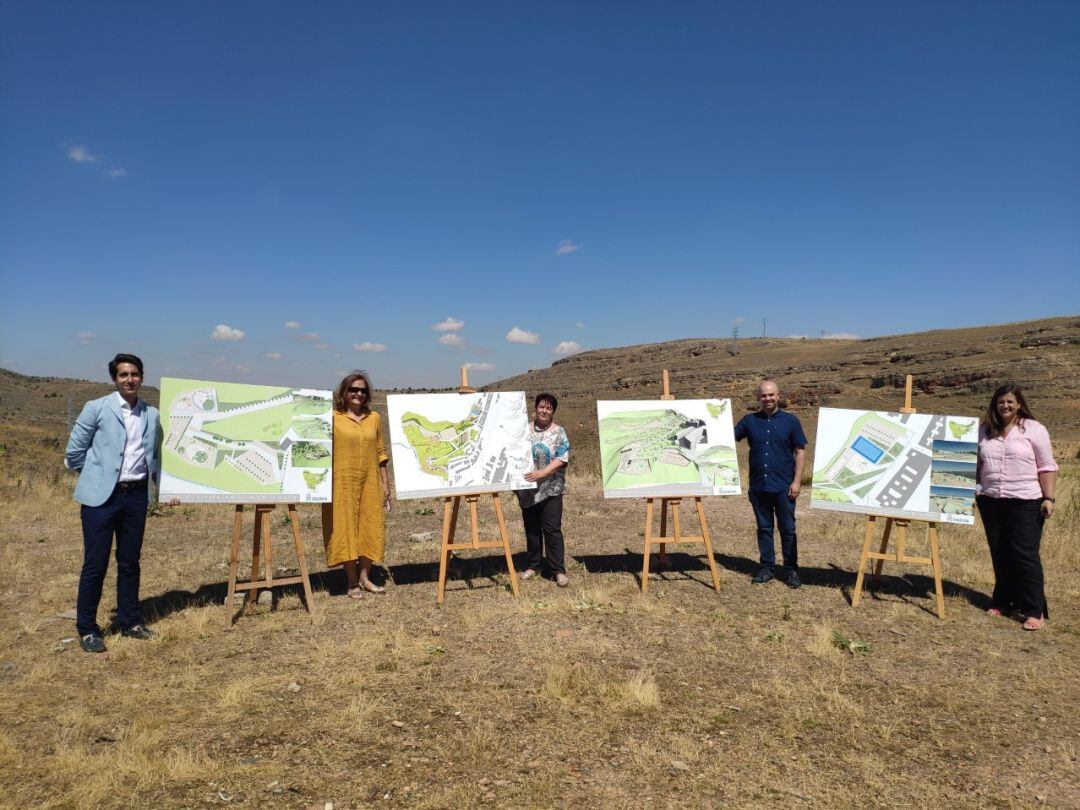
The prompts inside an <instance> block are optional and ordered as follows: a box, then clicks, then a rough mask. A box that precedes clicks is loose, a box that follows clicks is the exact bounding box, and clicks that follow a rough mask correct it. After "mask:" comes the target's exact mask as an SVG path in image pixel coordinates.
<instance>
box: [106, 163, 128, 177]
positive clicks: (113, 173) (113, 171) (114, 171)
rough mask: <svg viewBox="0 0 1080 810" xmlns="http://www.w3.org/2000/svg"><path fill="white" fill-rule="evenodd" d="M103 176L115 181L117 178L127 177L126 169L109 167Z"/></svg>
mask: <svg viewBox="0 0 1080 810" xmlns="http://www.w3.org/2000/svg"><path fill="white" fill-rule="evenodd" d="M105 174H107V175H109V177H111V178H113V179H114V180H115V179H116V178H117V177H127V169H125V168H124V167H123V166H111V167H110V168H109V169H108V170H107V171H106V172H105Z"/></svg>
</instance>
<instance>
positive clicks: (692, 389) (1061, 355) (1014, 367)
mask: <svg viewBox="0 0 1080 810" xmlns="http://www.w3.org/2000/svg"><path fill="white" fill-rule="evenodd" d="M731 350H732V341H731V339H730V338H688V339H685V340H676V341H671V342H667V343H649V344H642V345H639V346H626V347H623V348H618V349H598V350H595V351H588V352H583V353H581V354H578V355H574V356H572V357H568V358H566V359H565V360H559V361H557V362H555V363H553V364H552V365H551V367H550V368H546V369H538V370H534V371H529V372H528V373H526V374H519V375H517V376H515V377H510V378H508V379H505V380H500V381H499V382H497V383H494V384H492V385H490V386H487V388H488V389H491V390H516V389H522V388H524V389H525V390H526V391H527V392H528V393H529V394H530V395H532V394H536V393H538V392H540V391H551V392H552V393H554V394H555V395H556V396H558V397H559V398H560V413H559V416H560V417H561V419H560V421H561V422H562V423H563V424H564V425H566V426H567V427H568V428H570V429H571V434H572V435H571V439H572V440H573V438H575V436H576V437H577V438H578V441H579V444H580V441H581V439H583V438H585V439H587V440H588V441H593V442H594V441H595V439H594V438H593V437H595V433H596V426H595V421H596V419H595V407H594V406H593V405H592V402H593V401H594V400H597V399H651V398H654V397H657V396H658V395H659V394H660V393H661V391H660V378H661V372H662V370H663V369H665V368H666V369H668V370H669V372H670V378H671V389H672V393H674V394H675V395H676V396H677V397H679V398H682V399H691V398H695V397H707V396H709V397H711V396H720V397H731V398H732V399H733V400H734V404H735V413H736V414H738V413H740V412H741V411H742V410H743V409H747V410H749V409H752V408H753V407H754V406H755V399H754V388H755V386H756V385H757V383H758V381H759V380H761V379H762V378H763V377H773V378H775V379H776V380H777V381H778V383H779V385H780V388H781V391H782V393H783V394H784V396H785V397H786V398H787V400H788V402H789V407H790V408H791V410H792V411H793V412H794V413H796V414H797V415H798V416H799V417H800V418H801V419H802V420H803V422H804V424H805V425H806V426H807V428H808V433H809V432H810V429H812V428H813V427H814V426H815V423H816V412H817V409H818V407H821V406H825V405H827V406H831V407H841V408H843V407H849V408H876V409H894V408H896V407H899V406H900V405H902V404H903V386H904V376H905V375H906V374H911V375H913V377H914V386H915V397H914V405H915V407H916V408H918V409H919V410H922V411H931V412H938V413H941V412H948V413H956V414H973V415H974V414H981V413H982V412H983V411H984V410H985V408H986V405H987V402H988V399H989V396H990V394H991V393H992V392H993V390H994V388H996V387H997V385H999V384H1000V383H1002V382H1005V381H1015V382H1017V383H1019V384H1020V385H1022V386H1023V387H1024V388H1025V390H1026V391H1027V393H1028V400H1029V402H1030V404H1031V406H1032V408H1033V409H1034V410H1035V414H1036V416H1037V417H1038V418H1039V419H1040V420H1041V421H1043V422H1044V423H1045V424H1046V425H1047V426H1048V427H1049V429H1050V432H1051V436H1052V437H1053V439H1054V445H1055V449H1056V452H1058V453H1059V454H1062V455H1069V456H1071V455H1074V454H1075V452H1076V448H1077V444H1078V442H1080V316H1070V317H1062V318H1049V319H1044V320H1039V321H1027V322H1023V323H1010V324H1000V325H995V326H980V327H973V328H967V329H940V330H935V331H932V332H918V333H914V334H908V335H890V336H887V337H877V338H869V339H866V340H814V339H781V338H765V339H762V338H755V339H740V341H739V344H738V354H737V355H733V354H732V353H731ZM810 435H811V436H812V433H811V434H810Z"/></svg>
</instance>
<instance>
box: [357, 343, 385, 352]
mask: <svg viewBox="0 0 1080 810" xmlns="http://www.w3.org/2000/svg"><path fill="white" fill-rule="evenodd" d="M352 347H353V348H354V349H356V350H357V351H358V352H385V351H386V344H385V343H372V342H371V341H370V340H365V341H364V342H363V343H354V344H353V345H352Z"/></svg>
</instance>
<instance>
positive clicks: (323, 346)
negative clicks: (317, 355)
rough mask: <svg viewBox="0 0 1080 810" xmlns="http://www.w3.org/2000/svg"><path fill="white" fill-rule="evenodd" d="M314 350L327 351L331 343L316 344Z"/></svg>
mask: <svg viewBox="0 0 1080 810" xmlns="http://www.w3.org/2000/svg"><path fill="white" fill-rule="evenodd" d="M312 348H313V349H315V350H316V351H319V352H321V351H325V350H326V349H329V348H330V344H329V343H316V344H315V345H314V346H313V347H312Z"/></svg>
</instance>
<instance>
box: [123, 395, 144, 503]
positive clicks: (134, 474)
mask: <svg viewBox="0 0 1080 810" xmlns="http://www.w3.org/2000/svg"><path fill="white" fill-rule="evenodd" d="M116 398H117V399H119V400H120V412H121V413H122V414H123V415H124V430H126V431H127V440H126V441H125V442H124V462H123V464H121V465H120V482H121V483H123V482H125V481H143V480H145V479H146V475H147V472H148V470H147V467H146V451H145V449H144V448H143V431H145V430H146V404H145V403H144V402H143V401H142V400H141V399H137V400H135V407H134V408H132V407H131V406H130V405H128V403H127V400H125V399H124V398H123V397H122V396H120V392H119V391H117V392H116Z"/></svg>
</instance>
